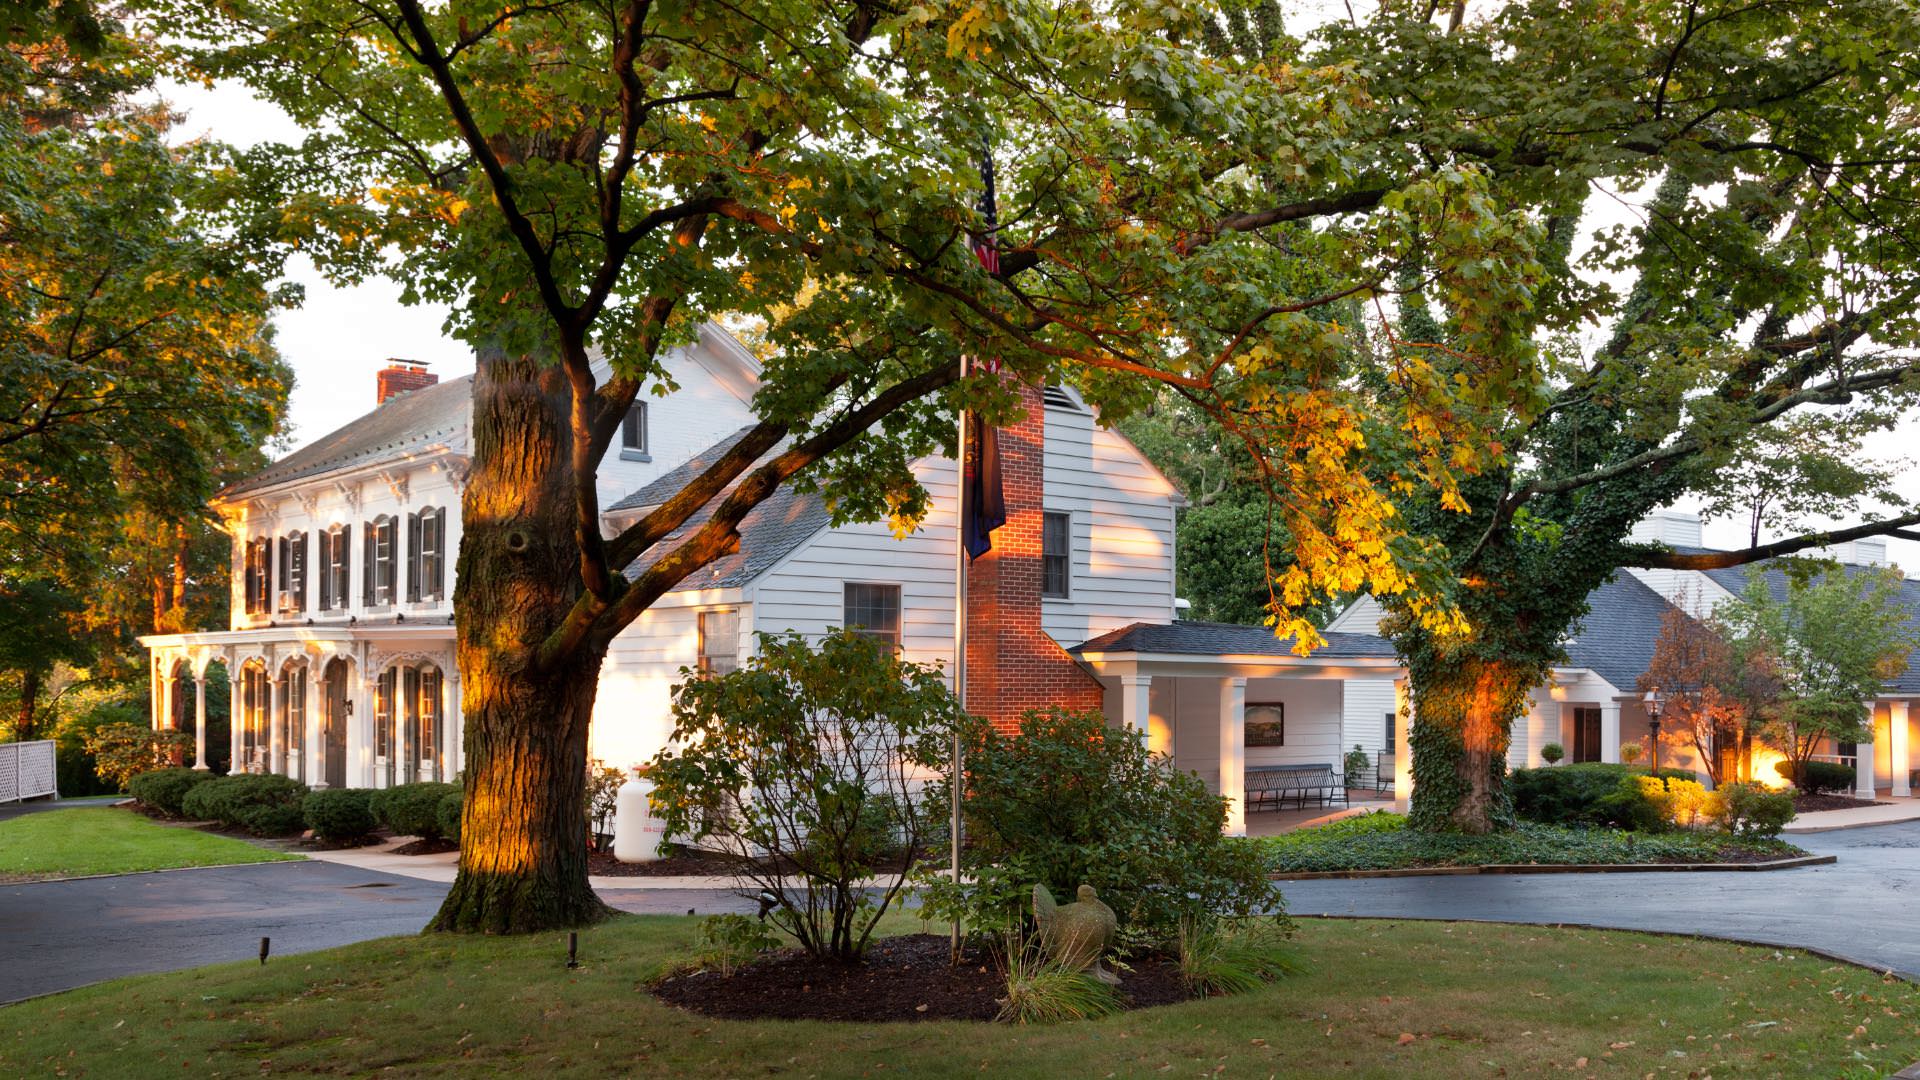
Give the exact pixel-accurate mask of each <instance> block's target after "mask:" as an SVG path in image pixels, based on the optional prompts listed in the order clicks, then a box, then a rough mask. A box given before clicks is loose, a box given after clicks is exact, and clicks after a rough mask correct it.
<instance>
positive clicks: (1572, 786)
mask: <svg viewBox="0 0 1920 1080" xmlns="http://www.w3.org/2000/svg"><path fill="white" fill-rule="evenodd" d="M1645 775H1647V771H1646V770H1645V769H1634V768H1629V767H1628V766H1625V765H1613V764H1603V763H1601V762H1583V763H1581V764H1578V765H1559V766H1555V767H1552V768H1545V769H1515V770H1513V773H1512V774H1511V777H1510V779H1509V780H1508V790H1510V791H1512V792H1513V810H1514V813H1515V814H1517V815H1518V816H1520V817H1521V818H1524V819H1526V820H1528V821H1538V822H1541V823H1543V824H1547V825H1620V826H1622V827H1625V828H1637V827H1640V824H1639V823H1641V822H1645V821H1648V820H1657V818H1656V819H1650V818H1648V817H1647V816H1646V813H1645V811H1644V809H1643V808H1641V807H1638V806H1635V805H1634V804H1633V800H1632V799H1631V798H1630V797H1629V796H1627V795H1624V794H1622V791H1623V789H1622V787H1621V781H1622V779H1623V778H1627V777H1635V776H1645ZM1660 775H1661V776H1663V777H1670V778H1678V779H1683V780H1691V779H1693V774H1692V773H1690V772H1683V771H1681V770H1679V769H1662V770H1660ZM1654 827H1656V828H1657V827H1658V826H1657V825H1656V826H1654Z"/></svg>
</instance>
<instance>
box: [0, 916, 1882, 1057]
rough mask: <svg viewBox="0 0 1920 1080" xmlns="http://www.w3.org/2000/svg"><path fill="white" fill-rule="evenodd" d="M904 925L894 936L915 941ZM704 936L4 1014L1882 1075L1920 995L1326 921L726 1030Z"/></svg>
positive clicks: (340, 960) (230, 1043) (1770, 953)
mask: <svg viewBox="0 0 1920 1080" xmlns="http://www.w3.org/2000/svg"><path fill="white" fill-rule="evenodd" d="M904 924H905V920H904V919H901V920H899V923H897V924H896V928H897V929H908V928H910V927H908V926H907V925H904ZM694 927H695V920H693V919H688V918H669V917H635V916H629V917H625V918H621V919H618V920H616V921H613V922H611V923H608V924H605V925H603V926H600V927H596V928H594V929H591V930H588V931H584V932H582V934H581V941H580V954H581V960H582V965H581V967H580V969H579V970H577V971H568V970H566V967H565V955H566V936H565V935H564V934H544V935H538V936H533V937H525V938H461V939H450V938H445V937H418V938H388V939H384V940H380V941H373V942H367V943H364V944H361V945H356V946H352V947H349V948H345V949H337V950H333V951H330V952H325V953H317V954H311V955H304V956H288V957H276V958H275V959H274V960H272V961H271V962H270V963H269V964H268V965H267V966H266V967H265V968H261V967H259V966H258V965H254V964H230V965H222V966H218V967H211V968H203V969H200V970H196V971H188V972H181V973H176V974H169V975H157V976H145V977H141V978H137V979H128V980H122V981H120V982H116V983H110V984H106V985H103V986H99V987H93V988H89V989H84V990H79V991H75V992H72V993H67V994H60V995H56V996H54V997H49V998H43V999H39V1000H35V1001H30V1002H25V1003H23V1004H21V1005H17V1006H13V1007H10V1008H7V1009H0V1075H7V1076H51V1075H60V1076H69V1077H83V1076H96V1077H104V1076H112V1077H139V1076H238V1075H249V1076H252V1075H317V1074H325V1075H330V1076H331V1075H342V1076H347V1075H351V1076H370V1075H376V1074H379V1075H397V1076H409V1077H415V1076H480V1075H485V1076H494V1075H539V1076H541V1077H542V1078H543V1080H551V1078H561V1077H589V1076H590V1077H599V1076H701V1077H709V1076H711V1077H720V1076H793V1077H806V1076H822V1077H839V1076H868V1075H888V1076H890V1075H896V1074H899V1073H906V1074H908V1075H913V1076H955V1077H958V1076H969V1077H978V1076H992V1077H1035V1078H1054V1077H1069V1076H1071V1077H1082V1076H1086V1077H1100V1076H1143V1075H1163V1074H1164V1075H1174V1076H1194V1075H1196V1074H1199V1075H1207V1076H1211V1075H1216V1074H1217V1075H1221V1076H1242V1077H1246V1076H1260V1077H1265V1076H1295V1077H1324V1076H1342V1077H1348V1076H1356V1077H1382V1078H1387V1077H1391V1078H1394V1080H1404V1078H1406V1077H1485V1076H1499V1075H1506V1076H1523V1075H1551V1076H1576V1077H1577V1076H1607V1077H1613V1076H1619V1077H1643V1076H1649V1075H1651V1076H1657V1077H1687V1076H1708V1075H1712V1076H1716V1077H1727V1076H1809V1077H1812V1076H1818V1077H1836V1076H1861V1077H1865V1076H1882V1075H1885V1074H1886V1073H1889V1072H1892V1071H1893V1070H1895V1069H1897V1068H1900V1067H1902V1066H1905V1065H1906V1064H1908V1063H1909V1062H1911V1061H1913V1060H1915V1059H1916V1058H1920V989H1916V988H1915V987H1913V986H1912V985H1909V984H1907V983H1905V982H1901V981H1897V980H1892V979H1882V978H1881V977H1879V976H1877V975H1875V974H1873V973H1871V972H1868V971H1864V970H1862V969H1859V968H1855V967H1851V966H1848V965H1842V964H1835V963H1829V962H1827V961H1824V960H1821V959H1818V958H1809V957H1805V956H1801V955H1798V954H1794V953H1790V952H1789V953H1783V952H1779V951H1776V950H1773V949H1767V948H1752V947H1742V946H1738V945H1732V944H1727V943H1722V942H1705V941H1693V940H1684V939H1675V938H1663V937H1655V936H1649V935H1643V934H1627V933H1605V932H1598V931H1586V930H1555V929H1545V928H1535V927H1515V926H1492V925H1476V924H1445V923H1408V922H1380V921H1343V920H1319V919H1309V920H1303V921H1302V924H1301V928H1300V935H1299V940H1300V944H1301V946H1302V948H1303V951H1304V953H1305V954H1306V956H1307V958H1308V960H1309V961H1310V963H1311V964H1312V965H1313V970H1312V973H1310V974H1307V975H1303V976H1299V977H1296V978H1292V979H1289V980H1285V981H1283V982H1280V983H1276V984H1274V985H1273V986H1271V987H1270V988H1268V989H1266V990H1263V991H1261V992H1258V993H1254V994H1248V995H1244V996H1240V997H1234V998H1222V999H1214V1000H1211V1001H1204V1002H1193V1003H1189V1004H1186V1005H1179V1006H1174V1007H1171V1008H1165V1009H1157V1010H1149V1011H1144V1012H1138V1013H1131V1014H1123V1015H1120V1016H1116V1017H1112V1018H1109V1019H1106V1020H1101V1021H1097V1022H1090V1023H1076V1024H1063V1025H1060V1026H1056V1027H1046V1028H1015V1027H1007V1026H998V1025H980V1024H959V1023H929V1024H899V1025H850V1024H820V1023H790V1022H753V1023H747V1022H729V1021H716V1020H709V1019H705V1018H702V1017H698V1016H694V1015H690V1014H687V1013H682V1012H679V1011H677V1010H674V1009H671V1008H668V1007H666V1006H664V1005H661V1004H659V1003H658V1002H656V1001H655V1000H654V999H653V998H652V997H651V995H649V993H648V992H647V990H646V986H645V984H646V982H647V980H648V979H649V978H651V977H652V976H653V975H655V974H656V973H659V972H661V971H662V970H663V969H665V968H666V967H667V966H668V965H669V964H670V963H672V962H673V961H674V960H675V959H676V958H678V957H682V956H685V955H686V950H687V948H688V947H689V944H690V943H691V941H692V938H693V931H694Z"/></svg>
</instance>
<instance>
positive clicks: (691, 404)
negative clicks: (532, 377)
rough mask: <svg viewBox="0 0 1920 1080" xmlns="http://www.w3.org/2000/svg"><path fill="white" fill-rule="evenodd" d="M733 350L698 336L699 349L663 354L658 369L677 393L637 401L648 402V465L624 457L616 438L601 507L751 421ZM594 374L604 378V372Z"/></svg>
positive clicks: (746, 380)
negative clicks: (663, 356)
mask: <svg viewBox="0 0 1920 1080" xmlns="http://www.w3.org/2000/svg"><path fill="white" fill-rule="evenodd" d="M735 348H736V347H735V346H732V345H731V343H728V342H724V341H720V340H717V339H714V340H710V339H708V338H707V337H706V336H705V335H703V337H702V340H701V341H700V342H699V343H698V344H696V345H693V346H690V347H688V348H685V349H675V350H674V351H673V352H671V353H669V354H667V356H666V358H665V360H664V361H663V365H664V366H665V367H666V369H667V374H668V375H669V376H671V378H672V382H673V383H674V384H676V387H677V388H676V389H674V390H673V391H672V392H671V393H669V394H667V395H666V396H664V397H661V396H656V394H655V393H654V390H655V387H654V386H649V387H647V388H646V389H645V390H643V391H641V393H640V396H639V397H638V398H637V399H636V400H639V401H644V402H646V403H647V450H646V454H647V457H648V458H649V459H650V460H645V461H641V460H635V459H633V458H631V457H629V456H627V455H626V454H624V453H623V452H622V450H621V447H620V439H619V437H618V436H616V437H615V438H614V440H613V445H612V447H611V448H610V449H608V451H607V456H606V457H605V458H604V459H602V461H601V462H600V473H599V491H600V505H601V506H611V505H613V503H615V502H617V501H618V500H620V499H622V498H624V497H626V496H627V495H630V494H632V493H633V492H635V491H638V490H639V489H640V488H643V487H645V486H646V485H647V484H650V483H652V482H653V481H654V480H657V479H659V478H660V477H661V476H663V475H665V474H666V473H667V472H668V471H670V470H672V469H676V468H679V467H680V466H681V465H684V464H685V463H686V462H687V459H688V458H691V457H693V455H695V454H697V453H699V452H700V451H702V450H705V449H706V448H707V447H709V446H712V445H713V444H714V443H717V442H719V441H720V440H721V439H724V438H726V437H727V436H729V435H731V434H733V433H734V432H736V431H738V430H740V429H741V428H742V427H745V426H746V425H747V424H749V423H751V422H752V421H753V409H752V408H751V406H750V405H749V404H748V402H749V401H750V400H751V394H750V393H749V394H748V395H747V396H745V397H743V396H741V395H740V393H738V391H739V390H740V389H741V388H742V385H743V384H746V385H751V382H750V380H751V377H752V375H753V373H752V372H750V371H749V370H747V368H746V367H745V366H744V363H743V361H742V359H741V357H739V356H735V355H734V354H733V353H734V349H735ZM596 374H597V375H598V376H599V377H600V378H601V379H603V380H604V379H605V378H606V372H605V371H604V370H601V371H597V372H596Z"/></svg>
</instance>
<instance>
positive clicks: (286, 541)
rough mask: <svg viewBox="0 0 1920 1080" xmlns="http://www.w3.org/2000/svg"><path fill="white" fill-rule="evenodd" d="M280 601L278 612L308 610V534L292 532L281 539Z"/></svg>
mask: <svg viewBox="0 0 1920 1080" xmlns="http://www.w3.org/2000/svg"><path fill="white" fill-rule="evenodd" d="M279 568H280V569H279V573H280V579H279V585H278V588H279V593H280V595H279V601H278V602H277V603H276V604H275V605H274V609H275V610H276V611H289V612H291V611H305V610H307V534H306V533H302V532H290V533H288V534H287V535H285V536H283V537H281V538H280V557H279Z"/></svg>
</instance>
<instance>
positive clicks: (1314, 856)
mask: <svg viewBox="0 0 1920 1080" xmlns="http://www.w3.org/2000/svg"><path fill="white" fill-rule="evenodd" d="M1642 775H1645V774H1644V773H1643V774H1642ZM1254 842H1255V843H1258V844H1260V845H1261V846H1262V847H1263V848H1264V849H1265V850H1266V851H1267V852H1269V853H1270V854H1271V856H1272V857H1273V859H1274V865H1275V869H1277V870H1279V871H1280V872H1282V873H1304V872H1313V871H1321V872H1325V871H1339V870H1399V869H1408V868H1414V867H1428V866H1483V865H1487V864H1489V863H1509V864H1510V863H1537V864H1540V865H1568V864H1580V863H1658V862H1720V861H1723V860H1727V859H1738V858H1742V857H1749V858H1750V857H1753V856H1765V857H1768V858H1775V859H1784V858H1791V857H1794V856H1798V855H1805V854H1806V852H1805V851H1802V850H1801V849H1800V848H1797V847H1795V846H1793V845H1792V844H1789V843H1787V842H1785V841H1783V840H1777V839H1768V838H1765V837H1760V836H1734V835H1731V834H1728V833H1725V832H1722V831H1720V830H1718V829H1711V830H1708V829H1675V830H1671V831H1668V832H1662V833H1651V834H1649V833H1633V832H1621V831H1620V830H1617V829H1585V828H1568V827H1565V826H1560V825H1541V824H1537V823H1535V822H1531V821H1523V822H1521V823H1520V824H1519V825H1517V826H1515V827H1514V828H1512V829H1510V830H1507V831H1505V832H1497V833H1488V834H1486V835H1484V836H1469V835H1466V834H1463V833H1421V832H1416V831H1414V830H1413V829H1409V828H1407V819H1406V818H1404V817H1402V816H1401V815H1399V814H1389V813H1385V812H1374V813H1369V814H1362V815H1360V816H1357V817H1350V818H1344V819H1342V820H1340V821H1335V822H1331V823H1329V824H1326V825H1315V826H1313V827H1312V828H1307V829H1295V830H1294V831H1293V832H1290V833H1284V834H1282V835H1280V836H1267V837H1262V838H1261V839H1259V840H1257V841H1254Z"/></svg>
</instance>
